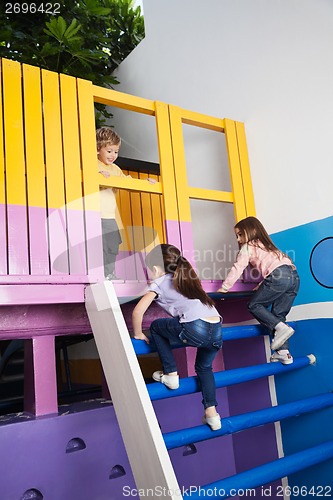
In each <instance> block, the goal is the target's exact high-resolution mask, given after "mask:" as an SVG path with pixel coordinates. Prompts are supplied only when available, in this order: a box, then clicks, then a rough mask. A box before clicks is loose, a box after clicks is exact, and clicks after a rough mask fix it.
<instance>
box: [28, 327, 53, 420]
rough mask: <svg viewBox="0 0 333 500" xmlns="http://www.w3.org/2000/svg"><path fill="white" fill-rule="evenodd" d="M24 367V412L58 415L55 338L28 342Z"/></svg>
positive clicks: (35, 339)
mask: <svg viewBox="0 0 333 500" xmlns="http://www.w3.org/2000/svg"><path fill="white" fill-rule="evenodd" d="M24 366H25V373H24V381H25V385H24V410H25V411H26V412H29V413H32V414H33V415H36V416H40V415H47V414H50V413H57V412H58V397H57V380H56V364H55V348H54V336H44V337H36V338H32V339H31V340H29V341H27V342H26V345H25V352H24Z"/></svg>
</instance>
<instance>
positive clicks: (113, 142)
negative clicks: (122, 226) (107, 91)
mask: <svg viewBox="0 0 333 500" xmlns="http://www.w3.org/2000/svg"><path fill="white" fill-rule="evenodd" d="M96 143H97V159H98V172H99V173H100V174H102V175H103V176H104V177H110V175H116V176H120V177H130V175H128V176H127V175H125V174H124V173H123V172H122V170H121V169H120V168H119V167H118V166H117V165H115V163H114V162H115V160H116V159H117V158H118V153H119V149H120V145H121V139H120V137H119V135H118V134H117V133H116V132H115V131H114V130H113V129H112V128H110V127H101V128H99V129H97V131H96ZM116 194H117V189H114V188H107V187H101V188H100V205H101V219H102V238H103V259H104V275H105V278H106V279H107V280H115V279H117V277H116V274H115V265H116V258H117V255H118V252H119V245H120V244H121V241H122V240H121V236H120V232H119V228H118V224H117V221H116V210H117V202H116Z"/></svg>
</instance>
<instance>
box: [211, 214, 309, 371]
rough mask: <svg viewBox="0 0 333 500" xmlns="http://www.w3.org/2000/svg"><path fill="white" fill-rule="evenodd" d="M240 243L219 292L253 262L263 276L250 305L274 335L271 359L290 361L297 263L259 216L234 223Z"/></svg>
mask: <svg viewBox="0 0 333 500" xmlns="http://www.w3.org/2000/svg"><path fill="white" fill-rule="evenodd" d="M235 234H236V238H237V241H238V244H239V247H240V250H239V253H238V257H237V260H236V262H235V264H234V265H233V267H232V269H231V270H230V272H229V274H228V276H227V278H226V280H225V281H224V282H223V284H222V287H221V288H220V289H219V290H218V292H222V293H226V292H228V291H229V290H230V288H231V287H232V286H233V285H234V283H235V282H236V281H237V280H238V278H239V277H240V276H241V274H242V273H243V271H244V269H245V268H246V267H247V266H248V264H251V265H252V266H253V267H254V268H256V269H257V270H258V271H259V272H260V273H261V275H262V277H263V278H264V279H263V281H262V282H261V283H260V285H259V286H257V287H256V288H255V293H254V295H253V297H252V298H251V300H250V302H249V304H248V308H249V310H250V311H251V313H252V314H253V316H254V317H255V318H256V319H257V320H258V321H259V323H261V324H262V325H264V326H266V327H267V328H268V329H269V330H270V333H271V334H272V335H273V341H272V343H271V349H272V350H273V351H275V352H274V353H273V354H272V356H271V361H281V363H283V364H290V363H292V362H293V358H292V356H291V354H290V353H289V349H288V347H289V345H288V339H289V338H290V337H291V336H292V335H293V333H294V330H293V328H291V327H290V326H289V325H287V324H286V323H285V321H286V316H287V314H288V313H289V311H290V309H291V306H292V304H293V302H294V300H295V297H296V295H297V293H298V289H299V284H300V279H299V276H298V273H297V270H296V267H295V265H294V264H293V262H292V261H291V259H290V258H289V257H287V255H285V254H284V253H282V252H281V251H280V250H279V249H278V248H277V247H276V246H275V245H274V243H273V241H272V240H271V238H270V237H269V235H268V233H267V231H266V230H265V228H264V226H263V225H262V224H261V222H260V221H259V220H258V219H257V218H256V217H247V218H246V219H243V220H241V221H239V222H238V223H237V224H236V225H235Z"/></svg>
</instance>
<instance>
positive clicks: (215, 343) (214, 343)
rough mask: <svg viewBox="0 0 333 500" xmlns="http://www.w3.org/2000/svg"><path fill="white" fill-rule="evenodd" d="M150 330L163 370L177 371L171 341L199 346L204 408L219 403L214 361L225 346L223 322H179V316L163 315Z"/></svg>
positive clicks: (184, 345) (197, 364)
mask: <svg viewBox="0 0 333 500" xmlns="http://www.w3.org/2000/svg"><path fill="white" fill-rule="evenodd" d="M150 333H151V336H152V338H153V340H154V342H155V345H156V349H157V352H158V354H159V356H160V358H161V361H162V366H163V372H164V373H172V372H175V371H177V365H176V362H175V358H174V356H173V353H172V349H171V344H172V345H174V346H176V345H178V346H179V345H181V346H183V347H197V348H198V350H197V355H196V360H195V367H194V368H195V371H196V374H197V376H198V380H199V385H200V388H201V392H202V396H203V400H202V404H203V405H204V408H209V407H210V406H217V402H216V385H215V379H214V374H213V369H212V364H213V361H214V358H215V356H216V354H217V353H218V351H219V349H221V347H222V327H221V322H219V323H208V322H207V321H203V320H201V319H196V320H195V321H190V322H188V323H180V322H179V320H178V319H177V318H160V319H156V320H155V321H153V322H152V324H151V325H150Z"/></svg>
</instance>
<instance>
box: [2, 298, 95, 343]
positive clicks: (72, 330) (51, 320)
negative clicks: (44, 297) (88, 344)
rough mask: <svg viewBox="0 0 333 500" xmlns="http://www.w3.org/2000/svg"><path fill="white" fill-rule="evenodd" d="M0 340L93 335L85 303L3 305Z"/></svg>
mask: <svg viewBox="0 0 333 500" xmlns="http://www.w3.org/2000/svg"><path fill="white" fill-rule="evenodd" d="M0 311H1V323H0V340H4V339H15V338H21V339H23V338H32V337H37V336H45V335H53V336H54V335H66V334H69V335H75V334H85V333H88V334H90V333H91V327H90V323H89V319H88V316H87V314H86V310H85V307H84V303H82V304H50V305H21V306H2V307H1V309H0Z"/></svg>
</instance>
